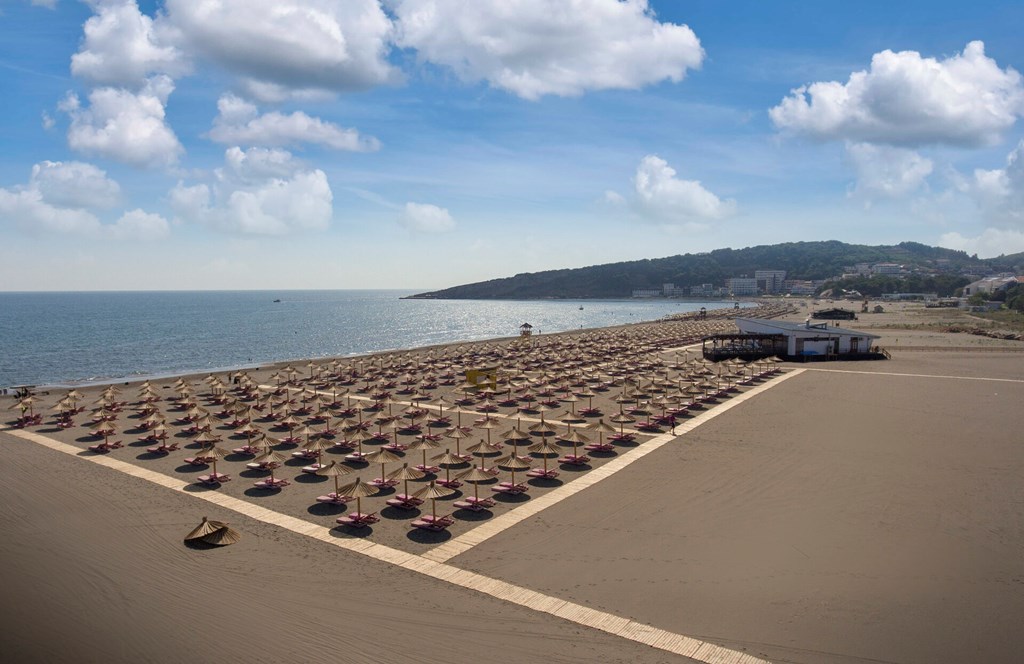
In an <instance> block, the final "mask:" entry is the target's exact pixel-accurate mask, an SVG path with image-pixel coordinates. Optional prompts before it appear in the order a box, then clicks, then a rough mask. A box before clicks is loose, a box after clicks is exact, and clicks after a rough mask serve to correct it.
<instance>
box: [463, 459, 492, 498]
mask: <svg viewBox="0 0 1024 664" xmlns="http://www.w3.org/2000/svg"><path fill="white" fill-rule="evenodd" d="M456 477H457V478H458V479H460V480H464V481H466V482H471V483H472V484H473V502H474V503H479V502H480V485H479V483H480V482H486V481H488V480H493V479H494V476H493V475H491V474H490V473H488V472H487V471H486V470H481V469H480V468H478V467H476V466H472V467H471V468H470V469H469V470H467V471H466V472H464V473H461V474H459V475H457V476H456Z"/></svg>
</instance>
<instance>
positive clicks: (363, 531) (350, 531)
mask: <svg viewBox="0 0 1024 664" xmlns="http://www.w3.org/2000/svg"><path fill="white" fill-rule="evenodd" d="M327 532H329V533H330V534H331V535H333V536H334V537H340V538H342V539H365V538H367V537H369V536H370V535H372V534H373V526H363V527H362V528H353V527H352V526H342V525H338V526H335V527H333V528H331V529H330V530H328V531H327Z"/></svg>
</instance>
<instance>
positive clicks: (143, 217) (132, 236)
mask: <svg viewBox="0 0 1024 664" xmlns="http://www.w3.org/2000/svg"><path fill="white" fill-rule="evenodd" d="M107 233H108V234H109V235H110V236H111V237H113V238H115V239H118V240H160V239H163V238H165V237H167V236H168V235H170V234H171V227H170V224H168V223H167V220H166V219H164V218H163V217H161V216H160V215H158V214H153V213H150V212H145V211H144V210H139V209H135V210H131V211H129V212H125V213H124V214H123V215H121V217H120V218H119V219H118V220H117V221H116V222H114V224H113V225H112V226H109V227H108V228H107Z"/></svg>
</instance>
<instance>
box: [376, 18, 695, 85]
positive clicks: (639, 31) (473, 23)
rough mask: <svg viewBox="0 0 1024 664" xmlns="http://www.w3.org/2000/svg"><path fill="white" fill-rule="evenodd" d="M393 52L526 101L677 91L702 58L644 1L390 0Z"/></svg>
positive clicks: (689, 34) (684, 32) (682, 29)
mask: <svg viewBox="0 0 1024 664" xmlns="http://www.w3.org/2000/svg"><path fill="white" fill-rule="evenodd" d="M388 4H389V6H391V7H392V8H393V11H394V14H395V16H396V31H397V38H396V43H397V44H398V45H399V46H402V47H406V48H414V49H416V50H417V52H418V53H417V54H418V56H419V58H420V59H421V60H423V61H428V62H431V63H434V64H437V65H443V66H447V67H451V68H452V69H453V70H454V71H455V72H456V73H457V74H458V75H459V76H460V77H461V78H462V79H464V80H468V81H477V80H486V81H487V82H488V83H490V84H491V85H493V86H495V87H498V88H502V89H505V90H508V91H510V92H512V93H513V94H516V95H518V96H520V97H523V98H525V99H537V98H539V97H541V96H543V95H548V94H554V95H563V96H564V95H579V94H582V93H584V92H586V91H587V90H601V89H608V88H624V89H636V88H640V87H643V86H645V85H649V84H652V83H657V82H660V81H664V80H670V81H673V82H678V81H680V80H682V78H683V76H684V75H685V74H686V70H687V69H693V68H696V67H699V66H700V64H701V62H702V60H703V58H704V50H703V49H702V48H701V45H700V41H699V40H698V39H697V36H696V35H695V34H694V33H693V31H692V30H691V29H690V28H689V27H687V26H685V25H676V24H673V23H661V22H659V21H658V20H657V19H656V17H655V16H654V13H653V12H652V11H651V10H650V8H649V7H648V3H647V1H646V0H626V1H625V2H620V1H619V0H518V1H516V2H509V1H508V0H476V1H474V2H462V1H460V0H390V2H389V3H388Z"/></svg>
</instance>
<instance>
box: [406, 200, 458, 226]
mask: <svg viewBox="0 0 1024 664" xmlns="http://www.w3.org/2000/svg"><path fill="white" fill-rule="evenodd" d="M399 221H400V223H401V224H402V225H403V226H405V227H406V228H408V229H410V230H414V231H419V232H422V233H447V232H450V231H453V230H455V220H454V219H452V215H451V213H449V212H448V210H447V209H445V208H442V207H437V206H436V205H430V204H429V203H406V204H405V209H404V210H403V211H402V216H401V217H400V219H399Z"/></svg>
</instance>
